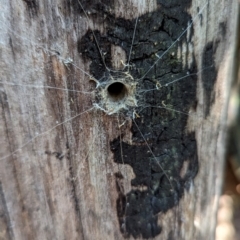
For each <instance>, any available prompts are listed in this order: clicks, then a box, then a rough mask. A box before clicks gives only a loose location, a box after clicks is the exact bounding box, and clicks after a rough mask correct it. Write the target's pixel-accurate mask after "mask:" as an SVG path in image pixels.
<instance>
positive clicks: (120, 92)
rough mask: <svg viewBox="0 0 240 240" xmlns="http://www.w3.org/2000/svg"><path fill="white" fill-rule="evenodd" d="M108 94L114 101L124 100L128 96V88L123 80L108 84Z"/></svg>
mask: <svg viewBox="0 0 240 240" xmlns="http://www.w3.org/2000/svg"><path fill="white" fill-rule="evenodd" d="M107 91H108V96H109V97H110V98H111V99H112V100H113V101H120V100H123V99H124V98H125V97H126V96H127V92H128V91H127V88H126V86H125V85H124V84H123V83H121V82H115V83H112V84H110V85H109V86H108V88H107Z"/></svg>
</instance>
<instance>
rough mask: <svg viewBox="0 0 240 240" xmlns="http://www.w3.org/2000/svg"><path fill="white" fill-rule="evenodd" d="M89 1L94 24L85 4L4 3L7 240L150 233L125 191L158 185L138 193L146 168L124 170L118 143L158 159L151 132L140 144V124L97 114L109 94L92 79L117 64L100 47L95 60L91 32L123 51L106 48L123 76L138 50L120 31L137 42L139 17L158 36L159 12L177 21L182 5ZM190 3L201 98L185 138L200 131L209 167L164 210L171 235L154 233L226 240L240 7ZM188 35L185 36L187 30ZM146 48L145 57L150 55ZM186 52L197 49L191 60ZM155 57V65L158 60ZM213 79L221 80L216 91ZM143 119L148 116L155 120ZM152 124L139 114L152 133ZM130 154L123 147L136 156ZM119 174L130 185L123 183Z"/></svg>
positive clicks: (2, 188) (161, 217)
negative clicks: (220, 229) (125, 208)
mask: <svg viewBox="0 0 240 240" xmlns="http://www.w3.org/2000/svg"><path fill="white" fill-rule="evenodd" d="M106 2H108V1H106ZM81 3H82V4H83V7H84V9H85V11H86V12H87V13H88V16H89V17H88V18H86V15H84V12H83V10H82V9H81V7H80V5H79V3H78V1H66V0H59V1H56V0H45V1H36V0H32V1H29V0H24V1H16V0H13V1H6V0H1V6H2V8H1V10H2V14H1V16H0V21H1V24H0V25H1V32H2V33H1V36H0V39H1V63H0V66H1V67H0V73H1V83H0V100H1V108H0V111H1V112H0V122H1V124H0V136H1V137H0V146H1V147H0V160H1V163H0V164H1V167H0V181H1V182H0V238H1V239H18V240H21V239H24V240H25V239H99V240H100V239H104V240H105V239H124V236H127V237H128V238H130V239H134V238H137V239H141V238H143V237H144V235H143V234H144V233H143V232H144V231H143V230H142V229H140V230H136V229H135V230H136V235H134V233H133V232H131V231H130V230H129V231H127V232H125V234H124V231H123V230H121V224H120V223H121V220H119V218H118V210H117V207H118V205H117V204H118V203H117V201H118V199H119V198H120V197H121V196H123V198H124V199H125V198H126V196H127V194H128V193H129V192H131V191H135V190H136V189H137V190H136V191H143V192H144V191H145V190H144V189H145V188H148V187H146V185H144V184H142V185H137V186H133V184H132V182H131V180H132V179H134V178H135V177H136V172H135V169H133V168H132V166H131V164H120V163H117V162H118V160H116V153H114V151H113V150H112V149H111V144H110V143H113V142H114V140H116V139H118V141H119V144H120V142H121V143H122V144H123V145H124V144H129V146H132V147H133V146H134V148H136V149H139V150H136V152H138V151H139V152H141V153H142V151H145V153H144V154H146V158H147V157H148V158H150V157H149V155H147V154H149V153H147V152H149V149H147V145H146V142H144V141H143V139H141V140H139V139H140V133H137V140H136V139H134V128H135V130H136V126H135V127H134V122H133V121H132V119H131V117H129V116H127V115H124V114H122V115H120V116H119V115H118V114H113V115H108V114H106V113H105V112H104V111H101V110H99V109H96V108H94V107H93V106H94V103H99V102H98V99H97V98H96V95H97V91H98V90H96V89H95V84H94V83H93V81H89V80H90V77H89V76H90V75H91V76H93V77H95V78H96V76H100V75H101V74H102V73H101V71H102V72H103V71H104V72H106V69H104V66H103V64H102V65H101V66H100V64H99V63H98V62H97V61H98V60H99V59H100V60H99V62H101V58H100V55H99V52H98V53H96V52H94V51H93V52H94V54H96V56H98V57H95V59H94V58H93V57H94V56H95V55H94V56H93V57H91V52H90V50H89V48H87V47H89V46H90V45H89V44H90V43H92V44H93V45H92V49H97V46H96V43H95V41H94V39H92V40H91V41H89V42H85V45H83V43H84V41H83V40H85V39H86V38H87V37H88V33H89V36H91V34H92V32H91V31H88V30H89V29H92V30H93V31H94V32H95V33H96V36H97V37H98V36H99V38H98V39H99V44H100V47H101V48H102V47H103V48H106V49H109V48H110V50H111V51H109V52H107V53H106V63H109V64H111V65H112V66H113V68H115V69H119V66H120V65H121V64H120V63H121V60H124V61H125V62H126V61H127V59H128V55H129V52H127V51H126V50H125V49H124V44H123V45H122V47H121V46H120V45H121V38H120V37H119V36H117V37H116V38H114V34H116V35H117V29H118V28H117V27H119V29H120V28H121V27H122V29H124V24H126V29H127V30H129V29H131V31H130V30H129V32H125V35H124V36H125V38H124V37H123V39H125V40H123V41H122V43H126V44H128V43H129V41H130V40H131V38H132V37H130V38H129V39H128V40H126V39H127V37H128V36H133V29H134V24H135V22H136V17H138V16H139V19H140V20H142V22H141V21H140V22H138V25H137V28H139V32H141V31H142V32H147V31H148V30H149V27H148V26H150V25H151V23H150V22H149V23H148V22H147V21H148V20H149V19H155V18H152V16H153V14H155V15H156V17H159V18H160V15H159V14H160V12H161V11H163V12H164V14H165V15H164V14H163V16H164V17H165V19H166V16H168V17H169V16H170V15H167V13H169V11H173V9H178V7H179V4H176V3H175V1H170V2H169V3H167V4H166V3H165V5H164V1H161V0H159V1H150V0H146V1H143V0H141V1H135V0H132V1H128V2H124V3H123V2H121V1H114V2H112V3H111V4H110V5H108V4H107V3H105V1H101V3H100V2H98V1H81ZM182 4H183V5H184V6H185V4H186V6H187V9H184V11H181V12H179V15H181V14H182V13H183V12H184V14H185V15H186V16H187V15H189V16H192V19H193V30H192V32H191V34H192V36H191V41H189V42H187V41H185V42H184V41H183V42H181V44H182V46H181V47H179V48H178V50H179V49H180V50H179V52H178V53H179V54H178V55H177V57H178V58H179V59H180V61H181V68H184V69H185V67H186V65H187V63H190V62H193V59H194V62H195V65H196V70H197V72H198V75H197V78H196V91H195V99H197V101H196V104H195V105H194V106H195V107H194V108H193V106H192V103H191V104H190V103H188V106H190V105H191V110H192V112H191V114H189V115H187V117H186V119H187V120H186V119H185V118H184V119H185V120H184V121H186V126H185V127H184V133H183V135H184V134H186V135H188V134H190V133H191V132H194V139H195V140H194V142H196V151H194V154H195V155H196V156H197V159H198V160H197V162H198V165H199V167H198V169H197V173H196V176H195V175H194V174H193V175H194V176H192V177H191V181H190V180H189V186H188V188H185V187H184V188H182V190H181V191H182V195H181V197H179V201H177V203H176V204H173V205H174V206H172V207H171V208H170V207H169V208H168V209H167V211H165V212H164V211H159V212H158V213H157V214H156V215H157V219H158V222H157V224H158V226H161V233H160V234H155V233H154V230H152V237H154V239H214V235H215V227H216V212H217V208H218V199H219V196H220V194H221V189H222V179H223V178H222V174H223V167H224V159H225V148H226V140H225V139H226V126H227V125H226V116H227V107H228V98H229V93H230V87H231V83H232V76H233V74H232V72H233V64H234V62H233V61H234V58H233V56H234V51H235V47H236V44H235V41H236V39H235V36H236V32H237V29H236V26H237V25H236V22H237V1H234V0H232V1H229V0H228V1H227V0H221V1H220V0H214V1H210V2H209V3H208V4H207V5H206V6H205V7H204V10H203V11H202V12H201V14H200V15H197V12H199V11H201V8H202V7H203V6H204V4H205V2H202V1H198V0H193V1H192V2H190V1H183V3H182ZM179 9H182V8H181V6H180V8H179ZM169 18H170V17H169ZM173 19H174V18H173ZM176 19H178V18H177V16H176ZM179 19H181V17H179ZM111 21H112V22H111ZM145 21H146V24H145ZM179 21H180V20H179ZM173 22H174V21H173ZM123 23H124V24H123ZM114 24H116V25H114ZM121 24H122V25H121ZM127 24H129V26H130V27H129V28H128V25H127ZM148 24H149V25H148ZM115 26H116V27H115ZM151 26H152V25H151ZM184 26H185V25H184ZM186 27H187V25H186ZM144 28H145V29H144ZM126 29H125V30H126ZM125 30H121V31H123V32H124V31H125ZM111 31H112V32H111ZM159 31H160V30H159ZM169 31H170V30H169ZM176 31H179V32H183V31H184V29H176ZM111 34H112V35H111ZM174 34H177V33H173V36H175V35H174ZM140 38H141V36H138V35H136V39H137V40H136V41H139V42H138V44H134V45H133V48H134V47H139V46H140V47H141V49H143V48H145V47H146V45H147V44H148V43H149V41H150V40H149V39H146V43H144V44H142V43H141V44H140V42H141V41H140V40H139V39H140ZM81 44H82V45H81ZM94 44H95V45H94ZM157 44H159V41H158V43H157ZM83 46H86V50H87V52H86V53H84V51H83V49H81V47H83ZM127 46H129V44H128V45H127ZM178 46H180V45H178ZM150 47H151V46H150V45H149V46H148V47H146V52H147V53H148V52H150V53H149V55H147V53H146V55H143V56H140V57H139V59H140V60H141V59H142V60H141V61H142V63H144V64H145V63H146V59H147V58H148V57H149V56H150V55H151V56H152V55H154V54H153V52H154V51H155V50H149V49H150ZM126 49H127V47H126ZM141 49H140V50H139V53H141V54H142V52H141V51H143V50H141ZM184 49H188V51H187V54H186V52H184ZM133 51H135V52H133V53H132V55H133V57H132V58H131V59H132V62H134V60H135V64H136V65H137V64H141V61H139V60H136V59H138V56H137V53H138V50H137V48H135V49H133ZM210 53H211V54H210ZM104 54H105V53H104ZM146 56H148V57H146ZM211 57H212V58H211ZM120 58H123V59H120ZM71 59H72V60H73V61H71ZM209 59H212V62H211V61H210V60H209ZM67 60H68V61H67ZM94 60H95V63H96V66H98V67H99V68H98V70H96V69H97V68H96V67H94V66H95V65H94ZM148 60H149V61H152V60H151V59H150V57H149V58H148ZM209 61H210V62H209ZM212 63H214V69H209V71H207V72H206V73H205V72H204V70H202V69H203V68H204V67H209V66H210V64H212ZM151 64H152V63H151ZM204 64H205V65H204ZM117 66H118V67H117ZM137 66H138V65H137ZM143 68H144V67H143ZM144 69H145V68H144ZM84 71H85V72H86V73H87V74H84ZM156 71H157V70H156ZM159 74H160V73H159ZM150 77H151V79H153V76H149V78H150ZM211 79H212V82H213V83H214V84H213V85H209V84H208V83H211V81H210V80H211ZM11 84H13V85H11ZM14 84H15V85H14ZM17 84H18V85H17ZM33 85H34V86H35V87H32V86H33ZM37 86H38V87H37ZM42 86H53V87H55V88H62V89H68V90H66V91H65V90H57V89H51V88H46V87H45V88H42ZM139 86H140V87H141V84H140V85H139ZM149 86H150V85H149ZM69 89H70V90H71V89H72V90H74V91H69ZM209 89H210V90H209ZM76 91H84V92H88V93H84V92H76ZM89 92H92V93H89ZM155 98H157V96H155ZM144 104H145V103H144ZM137 110H139V109H137ZM182 110H183V109H182ZM188 110H190V109H188ZM158 114H159V113H158ZM139 115H140V117H141V119H144V117H143V116H144V115H141V114H140V113H139ZM158 116H159V115H158ZM141 119H140V120H139V119H136V121H139V122H137V123H139V126H140V127H141V126H142V125H141V124H142V123H140V122H141ZM152 121H153V118H152V119H148V118H145V122H148V123H149V124H151V122H152ZM122 123H124V125H123V126H122V127H121V129H120V128H119V125H120V124H122ZM143 129H144V128H143ZM172 131H174V130H172ZM144 134H147V133H146V132H144ZM120 136H121V138H122V139H120ZM181 136H182V135H181ZM184 136H185V135H184ZM163 144H165V143H163ZM124 146H125V145H124ZM153 146H154V147H156V146H155V145H153ZM123 148H124V147H123ZM126 149H127V148H125V149H123V151H124V153H125V151H126ZM129 149H130V148H129ZM127 154H129V155H130V154H131V153H130V152H129V153H127ZM191 154H193V153H191ZM131 156H132V155H131ZM189 156H190V155H189ZM191 156H192V155H191ZM136 160H137V158H136ZM119 161H120V160H119ZM188 162H191V160H186V159H185V160H184V162H183V164H182V165H181V173H180V175H181V174H182V175H184V173H186V172H187V171H188V169H189V166H188ZM189 171H190V170H189ZM119 173H121V174H122V176H123V178H122V179H121V178H116V174H119ZM121 191H122V192H121ZM147 218H148V216H146V219H147ZM146 234H147V233H146Z"/></svg>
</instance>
